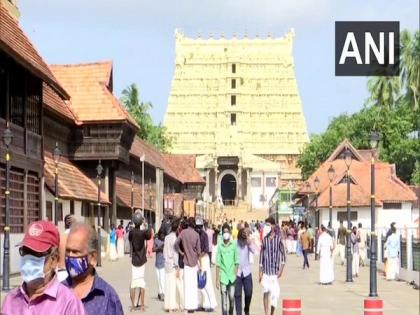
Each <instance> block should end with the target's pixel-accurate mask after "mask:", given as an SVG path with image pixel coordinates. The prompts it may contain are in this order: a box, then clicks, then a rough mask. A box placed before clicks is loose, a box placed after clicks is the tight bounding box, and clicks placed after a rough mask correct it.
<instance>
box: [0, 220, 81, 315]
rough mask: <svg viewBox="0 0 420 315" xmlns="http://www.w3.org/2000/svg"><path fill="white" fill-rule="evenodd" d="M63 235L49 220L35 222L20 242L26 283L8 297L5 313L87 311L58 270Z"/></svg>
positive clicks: (73, 314) (72, 314)
mask: <svg viewBox="0 0 420 315" xmlns="http://www.w3.org/2000/svg"><path fill="white" fill-rule="evenodd" d="M59 244H60V236H59V233H58V230H57V228H56V227H55V226H54V225H53V224H52V223H51V222H49V221H36V222H33V223H32V224H31V225H30V226H29V228H28V231H27V232H26V234H25V236H24V238H23V241H22V243H20V244H19V246H20V247H19V253H20V256H21V261H20V272H21V276H22V280H23V284H22V285H21V286H20V287H19V288H16V289H14V290H13V291H11V292H10V293H9V294H8V295H7V296H6V298H5V300H4V304H3V307H2V310H1V314H2V315H3V314H4V315H12V314H21V315H26V314H27V315H29V314H63V315H79V314H82V315H84V314H85V311H84V308H83V305H82V303H81V301H80V300H79V299H77V298H76V296H75V295H74V294H73V292H72V291H71V290H70V289H69V288H67V287H66V286H64V285H63V284H61V283H60V282H59V281H58V280H57V277H56V274H55V270H56V268H57V262H58V247H59Z"/></svg>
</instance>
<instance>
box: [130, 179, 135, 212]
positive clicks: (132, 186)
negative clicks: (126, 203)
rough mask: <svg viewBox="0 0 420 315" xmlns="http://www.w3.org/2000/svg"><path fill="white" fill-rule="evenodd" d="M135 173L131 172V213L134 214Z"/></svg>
mask: <svg viewBox="0 0 420 315" xmlns="http://www.w3.org/2000/svg"><path fill="white" fill-rule="evenodd" d="M134 180H135V178H134V172H131V178H130V182H131V212H133V210H134Z"/></svg>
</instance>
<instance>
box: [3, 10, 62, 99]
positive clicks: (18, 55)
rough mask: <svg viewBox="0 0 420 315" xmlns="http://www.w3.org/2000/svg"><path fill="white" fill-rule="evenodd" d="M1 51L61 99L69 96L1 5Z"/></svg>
mask: <svg viewBox="0 0 420 315" xmlns="http://www.w3.org/2000/svg"><path fill="white" fill-rule="evenodd" d="M0 49H1V50H4V51H5V52H6V53H7V54H8V55H10V56H11V57H12V58H13V59H15V61H16V62H18V63H19V64H21V65H22V66H23V67H24V68H26V69H28V70H29V71H30V72H31V73H32V74H33V75H35V76H37V77H39V78H41V79H42V80H43V81H45V82H46V83H47V84H49V85H50V86H51V87H52V88H53V89H54V90H55V91H56V92H57V93H58V94H59V95H60V96H61V97H63V98H65V99H69V95H68V93H67V92H66V90H64V88H63V87H62V86H61V85H60V83H58V81H57V79H56V78H55V77H54V75H53V73H52V72H51V70H50V69H49V68H48V66H47V64H46V63H45V62H44V60H43V59H42V57H41V56H40V55H39V54H38V52H37V51H36V49H35V48H34V46H33V45H32V44H31V42H30V41H29V39H28V37H27V36H26V35H25V34H24V32H23V31H22V29H21V28H20V26H19V24H18V22H17V21H16V20H15V19H14V18H13V17H12V16H10V14H9V13H8V11H7V10H6V8H4V7H3V6H2V5H1V3H0Z"/></svg>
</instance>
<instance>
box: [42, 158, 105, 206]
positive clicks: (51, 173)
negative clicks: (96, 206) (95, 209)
mask: <svg viewBox="0 0 420 315" xmlns="http://www.w3.org/2000/svg"><path fill="white" fill-rule="evenodd" d="M44 155H45V164H44V175H45V184H46V185H47V187H48V188H49V189H50V190H51V191H54V187H55V181H54V180H55V163H54V159H53V157H52V154H51V153H50V152H47V151H45V152H44ZM58 194H59V197H60V198H63V199H75V200H86V201H91V202H97V200H98V187H97V186H96V184H95V183H94V182H93V181H92V180H91V179H90V178H89V177H87V176H86V175H85V174H84V173H83V172H82V171H81V170H80V169H79V168H78V167H77V166H76V165H74V164H73V163H72V162H70V161H69V160H68V159H66V158H65V157H61V158H60V164H59V170H58ZM101 202H102V203H109V199H108V196H106V195H105V194H104V193H101Z"/></svg>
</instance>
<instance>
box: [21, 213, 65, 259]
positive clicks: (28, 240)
mask: <svg viewBox="0 0 420 315" xmlns="http://www.w3.org/2000/svg"><path fill="white" fill-rule="evenodd" d="M59 244H60V234H59V233H58V229H57V228H56V226H55V225H54V224H52V223H51V222H50V221H35V222H32V223H31V224H30V225H29V227H28V231H27V232H26V233H25V236H24V237H23V241H22V242H21V243H20V244H19V246H25V247H28V248H30V249H32V250H33V251H35V252H38V253H43V252H46V251H47V250H49V249H50V248H51V247H53V246H55V247H58V246H59Z"/></svg>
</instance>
